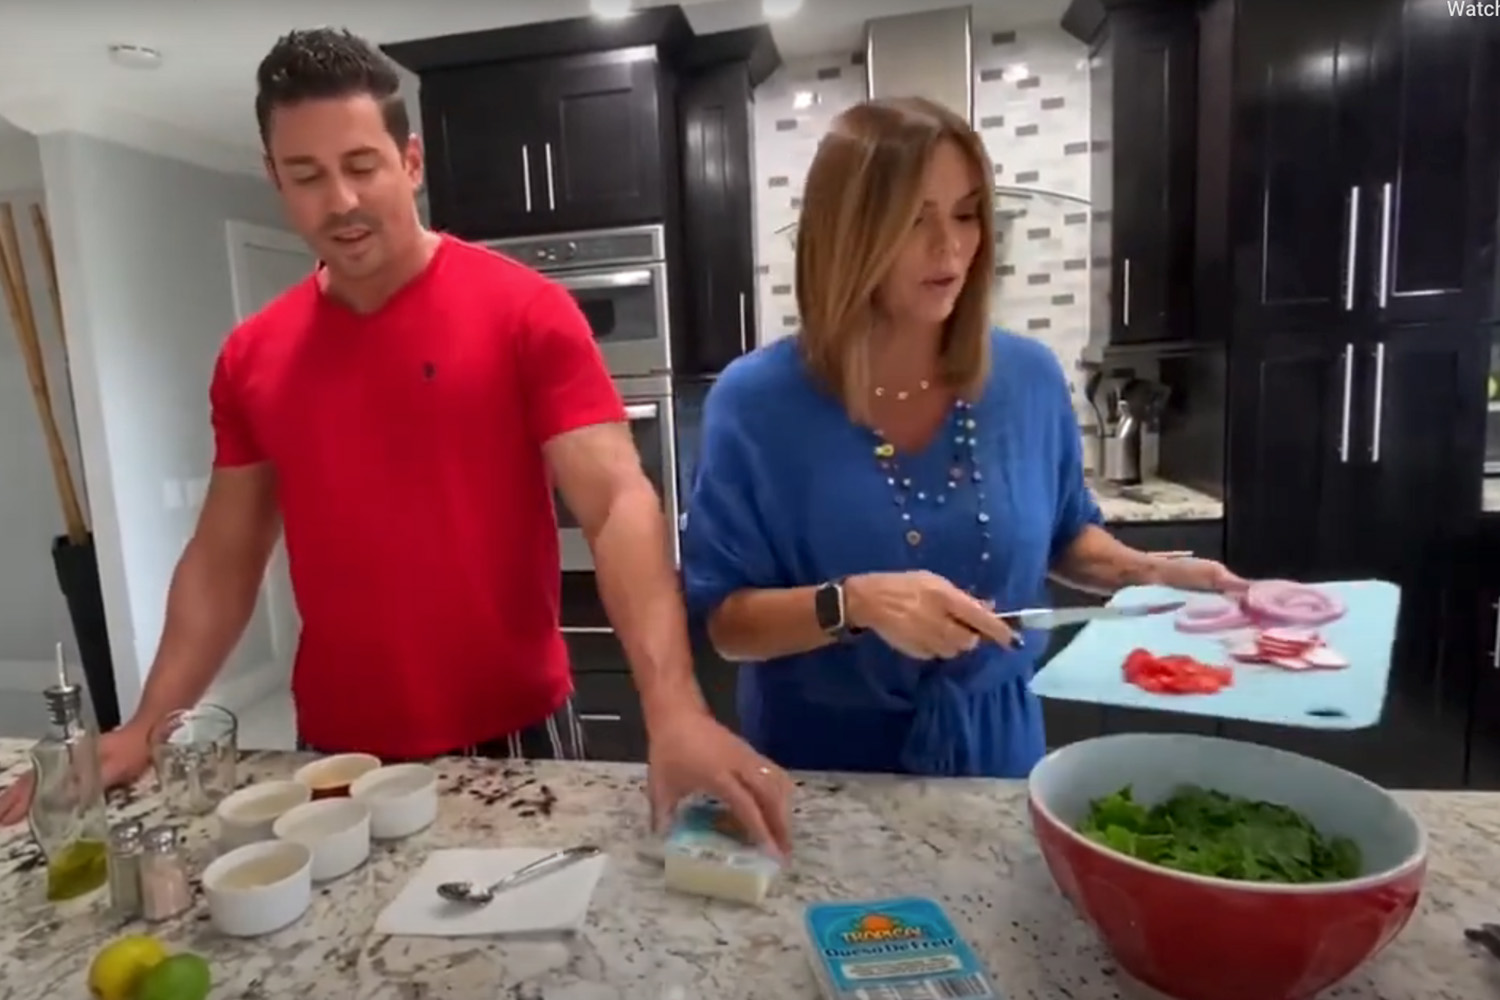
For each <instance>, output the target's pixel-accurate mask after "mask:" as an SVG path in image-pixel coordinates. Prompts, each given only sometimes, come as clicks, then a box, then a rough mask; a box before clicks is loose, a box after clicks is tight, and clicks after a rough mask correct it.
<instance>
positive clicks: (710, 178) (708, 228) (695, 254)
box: [674, 61, 756, 375]
mask: <svg viewBox="0 0 1500 1000" xmlns="http://www.w3.org/2000/svg"><path fill="white" fill-rule="evenodd" d="M751 100H752V95H751V80H750V67H749V65H748V64H747V63H745V62H743V61H735V62H730V63H726V64H723V65H718V66H713V67H709V68H707V69H704V70H702V71H700V72H698V73H696V74H694V75H692V76H689V77H686V78H684V80H683V82H682V89H681V93H680V96H679V100H678V116H679V121H680V125H681V129H682V137H681V143H680V149H681V151H682V198H683V228H684V246H685V249H686V256H687V259H688V260H689V261H691V265H690V266H689V267H686V268H684V269H683V275H684V278H685V279H686V281H687V283H688V287H687V294H686V296H685V298H686V303H687V314H686V331H685V333H686V336H681V337H678V338H675V340H676V344H675V345H674V346H680V348H681V349H680V350H678V351H677V357H676V358H675V359H674V361H676V362H677V363H676V364H675V365H674V368H675V370H676V371H677V372H678V373H679V374H685V375H707V374H713V373H717V372H719V371H720V370H722V369H723V368H724V366H725V365H727V364H729V362H731V361H733V360H734V359H735V358H737V357H739V356H740V355H741V354H745V353H747V352H749V351H751V350H753V349H754V347H755V341H756V334H755V331H756V316H755V314H756V302H755V250H754V246H755V218H754V208H753V202H752V187H753V185H754V177H753V173H754V160H753V156H752V153H751V148H750V136H751V107H750V106H751Z"/></svg>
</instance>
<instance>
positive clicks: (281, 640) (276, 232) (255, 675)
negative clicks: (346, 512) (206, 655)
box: [214, 219, 316, 711]
mask: <svg viewBox="0 0 1500 1000" xmlns="http://www.w3.org/2000/svg"><path fill="white" fill-rule="evenodd" d="M224 240H225V244H226V247H227V250H228V254H229V285H230V295H231V298H232V300H233V305H234V314H235V319H236V322H243V321H244V320H245V319H247V318H249V316H250V315H251V314H253V313H254V312H256V311H258V310H259V308H260V307H261V305H262V304H261V303H255V302H252V301H250V288H249V280H250V273H251V267H252V264H251V257H250V255H249V253H248V251H249V250H251V249H252V248H260V249H263V250H273V251H279V252H283V253H295V254H298V255H299V256H303V257H307V258H309V259H313V260H315V259H316V258H315V257H314V255H313V253H312V251H311V250H309V249H308V247H307V244H306V243H304V242H303V241H302V240H301V239H299V238H298V237H297V236H296V235H295V234H293V233H289V232H285V231H283V230H280V229H273V228H271V227H269V226H260V225H256V224H255V223H252V222H245V221H243V220H241V219H228V220H226V221H225V223H224ZM285 558H286V555H285V549H284V545H283V543H282V542H279V541H278V543H277V545H276V548H275V549H274V550H273V552H272V555H271V565H270V566H269V567H268V568H267V574H266V576H267V579H266V580H265V581H263V582H262V584H261V595H262V599H263V600H264V601H265V602H266V603H265V610H266V616H267V619H268V624H269V626H270V631H271V645H272V648H273V650H275V651H276V654H277V655H278V656H280V655H282V654H283V653H285V654H290V653H292V652H294V647H295V644H296V641H297V636H296V634H295V633H296V631H297V623H296V622H295V621H287V620H285V618H284V617H283V616H282V615H281V614H278V613H277V606H276V601H275V599H274V598H273V597H272V596H271V594H272V589H273V584H272V582H271V574H272V572H274V571H275V569H276V566H277V561H278V560H282V561H284V560H285ZM286 596H287V598H288V599H290V600H295V598H292V596H291V594H290V591H289V592H288V593H287V595H286ZM288 667H290V662H287V663H279V662H277V663H269V664H265V665H264V667H263V668H261V669H254V670H251V671H250V672H249V673H247V674H240V675H239V676H236V677H233V678H230V679H228V680H223V681H218V682H216V687H215V689H214V697H215V699H216V700H218V701H220V702H221V703H225V705H226V707H228V708H231V709H233V710H236V711H238V710H241V709H243V708H246V707H248V706H250V705H254V704H257V703H259V702H261V701H263V700H264V699H265V698H266V697H267V696H269V695H272V694H275V693H276V692H277V691H278V690H279V689H281V688H282V687H283V686H284V685H285V670H286V669H287V668H288Z"/></svg>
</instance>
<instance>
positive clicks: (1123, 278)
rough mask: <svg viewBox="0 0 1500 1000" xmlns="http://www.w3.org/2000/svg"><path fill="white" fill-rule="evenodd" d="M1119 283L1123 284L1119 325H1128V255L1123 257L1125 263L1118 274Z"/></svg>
mask: <svg viewBox="0 0 1500 1000" xmlns="http://www.w3.org/2000/svg"><path fill="white" fill-rule="evenodd" d="M1120 284H1121V285H1123V286H1124V287H1123V289H1122V290H1121V292H1120V325H1121V326H1129V325H1130V258H1129V257H1126V258H1125V263H1124V267H1123V269H1122V274H1121V275H1120Z"/></svg>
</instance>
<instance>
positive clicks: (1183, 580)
mask: <svg viewBox="0 0 1500 1000" xmlns="http://www.w3.org/2000/svg"><path fill="white" fill-rule="evenodd" d="M1156 575H1157V582H1158V583H1160V584H1161V585H1162V586H1165V587H1175V588H1176V589H1178V590H1200V591H1207V592H1209V593H1214V594H1229V595H1231V596H1239V595H1240V594H1243V593H1244V592H1245V588H1246V587H1248V586H1250V583H1249V581H1248V580H1244V579H1242V578H1241V577H1238V576H1236V575H1235V574H1234V573H1231V572H1230V571H1229V570H1228V568H1226V567H1225V566H1224V564H1223V563H1217V562H1214V561H1213V560H1212V559H1194V558H1180V559H1162V560H1161V561H1160V565H1159V567H1158V569H1157V574H1156Z"/></svg>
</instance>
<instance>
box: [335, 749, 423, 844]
mask: <svg viewBox="0 0 1500 1000" xmlns="http://www.w3.org/2000/svg"><path fill="white" fill-rule="evenodd" d="M437 781H438V775H437V772H436V771H434V770H433V769H432V768H430V767H428V766H427V765H426V764H393V765H391V766H390V767H382V768H380V769H379V770H377V771H371V772H370V773H369V774H366V775H365V776H364V777H362V778H360V779H359V780H358V781H356V782H355V783H354V785H353V787H351V788H350V790H349V794H350V795H352V796H353V797H354V798H355V799H358V800H359V801H360V802H363V803H365V804H366V805H368V806H369V807H370V835H371V836H373V837H374V838H376V839H377V840H397V839H399V838H401V837H410V836H411V835H412V834H414V833H417V832H418V831H421V830H425V829H427V827H429V826H431V825H432V824H433V821H434V820H436V819H437V814H438V792H437Z"/></svg>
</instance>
